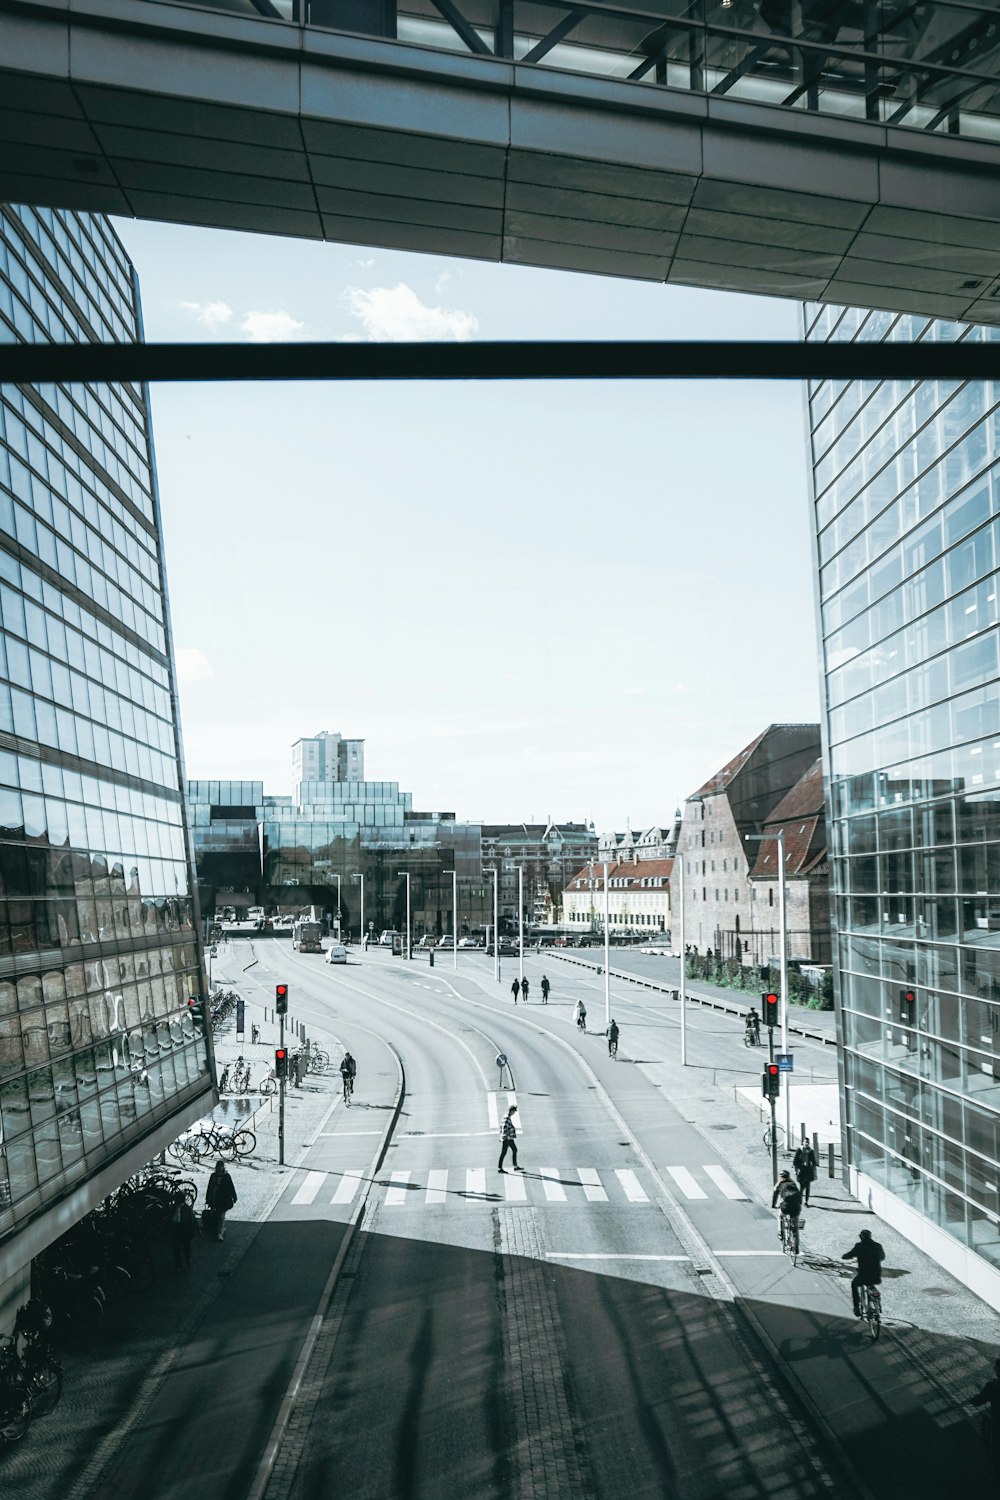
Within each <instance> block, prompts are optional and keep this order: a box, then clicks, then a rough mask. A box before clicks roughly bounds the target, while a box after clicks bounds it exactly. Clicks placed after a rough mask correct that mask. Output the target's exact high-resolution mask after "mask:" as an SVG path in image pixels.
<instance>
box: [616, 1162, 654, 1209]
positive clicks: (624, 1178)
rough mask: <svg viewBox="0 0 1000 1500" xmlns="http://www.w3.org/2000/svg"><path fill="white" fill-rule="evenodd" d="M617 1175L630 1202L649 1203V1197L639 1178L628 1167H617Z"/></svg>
mask: <svg viewBox="0 0 1000 1500" xmlns="http://www.w3.org/2000/svg"><path fill="white" fill-rule="evenodd" d="M615 1176H616V1177H617V1178H618V1181H619V1182H620V1183H621V1185H622V1188H623V1190H624V1193H625V1196H626V1198H627V1199H628V1201H629V1202H630V1203H648V1202H649V1198H648V1197H647V1195H646V1193H644V1192H643V1190H642V1188H641V1187H640V1186H639V1179H638V1177H637V1176H636V1175H635V1173H634V1172H632V1171H630V1170H629V1168H628V1167H616V1168H615Z"/></svg>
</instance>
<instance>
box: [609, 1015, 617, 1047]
mask: <svg viewBox="0 0 1000 1500" xmlns="http://www.w3.org/2000/svg"><path fill="white" fill-rule="evenodd" d="M608 1056H609V1057H617V1056H618V1022H617V1021H616V1020H615V1019H614V1017H612V1019H611V1025H610V1026H609V1027H608Z"/></svg>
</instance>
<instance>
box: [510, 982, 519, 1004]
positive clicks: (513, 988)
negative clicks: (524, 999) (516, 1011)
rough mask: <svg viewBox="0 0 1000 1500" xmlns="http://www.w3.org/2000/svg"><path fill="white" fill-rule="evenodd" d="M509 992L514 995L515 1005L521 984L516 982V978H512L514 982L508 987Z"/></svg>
mask: <svg viewBox="0 0 1000 1500" xmlns="http://www.w3.org/2000/svg"><path fill="white" fill-rule="evenodd" d="M510 992H511V994H512V995H513V996H514V1004H515V1005H516V1004H517V997H518V995H519V994H520V993H521V986H520V985H519V984H518V982H517V980H516V979H515V980H514V983H513V984H512V985H511V987H510Z"/></svg>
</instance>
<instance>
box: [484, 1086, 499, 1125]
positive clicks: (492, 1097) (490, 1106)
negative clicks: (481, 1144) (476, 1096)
mask: <svg viewBox="0 0 1000 1500" xmlns="http://www.w3.org/2000/svg"><path fill="white" fill-rule="evenodd" d="M486 1109H487V1112H488V1114H489V1117H490V1124H491V1125H492V1127H493V1129H494V1130H499V1129H500V1116H499V1115H498V1114H497V1096H496V1094H487V1095H486Z"/></svg>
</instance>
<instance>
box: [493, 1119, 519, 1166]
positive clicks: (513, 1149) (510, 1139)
mask: <svg viewBox="0 0 1000 1500" xmlns="http://www.w3.org/2000/svg"><path fill="white" fill-rule="evenodd" d="M516 1114H517V1105H516V1104H512V1105H511V1107H510V1109H509V1110H508V1111H507V1113H506V1115H505V1116H504V1121H503V1124H502V1125H501V1127H500V1160H499V1161H498V1162H497V1171H498V1172H503V1171H504V1170H505V1168H504V1164H503V1163H504V1157H505V1156H506V1155H507V1152H508V1151H509V1152H510V1158H511V1161H512V1162H513V1163H514V1171H515V1172H523V1171H524V1168H523V1167H519V1166H518V1164H517V1126H516V1125H515V1124H514V1116H515V1115H516Z"/></svg>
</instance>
